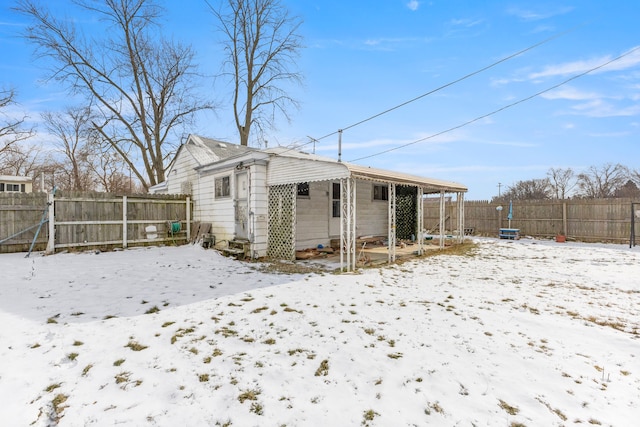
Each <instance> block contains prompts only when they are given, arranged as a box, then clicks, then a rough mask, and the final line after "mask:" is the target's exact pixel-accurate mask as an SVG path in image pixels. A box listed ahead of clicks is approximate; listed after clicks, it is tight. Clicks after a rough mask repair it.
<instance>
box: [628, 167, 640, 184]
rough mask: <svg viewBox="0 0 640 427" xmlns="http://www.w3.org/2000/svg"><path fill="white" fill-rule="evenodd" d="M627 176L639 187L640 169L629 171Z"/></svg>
mask: <svg viewBox="0 0 640 427" xmlns="http://www.w3.org/2000/svg"><path fill="white" fill-rule="evenodd" d="M629 176H630V178H631V180H632V181H633V182H634V184H636V185H637V186H638V187H640V169H633V170H630V171H629Z"/></svg>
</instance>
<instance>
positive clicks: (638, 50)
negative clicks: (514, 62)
mask: <svg viewBox="0 0 640 427" xmlns="http://www.w3.org/2000/svg"><path fill="white" fill-rule="evenodd" d="M625 54H626V56H624V57H623V58H621V59H618V60H616V61H614V62H611V63H610V64H607V65H605V66H603V67H602V68H600V69H598V70H594V71H593V73H601V72H607V71H621V70H627V69H629V68H632V67H636V66H638V65H640V46H635V47H633V48H632V49H629V50H628V51H627V52H625ZM613 59H614V57H613V56H611V55H606V56H600V57H595V58H591V59H587V60H581V61H572V62H565V63H562V64H553V65H547V66H546V67H544V69H543V70H542V71H538V72H535V73H531V74H529V78H531V79H534V80H535V79H540V78H544V77H553V76H567V75H575V74H580V73H584V72H586V71H589V70H591V69H594V68H596V67H599V66H602V64H605V63H607V62H609V61H611V60H613Z"/></svg>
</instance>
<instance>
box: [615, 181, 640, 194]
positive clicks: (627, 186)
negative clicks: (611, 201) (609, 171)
mask: <svg viewBox="0 0 640 427" xmlns="http://www.w3.org/2000/svg"><path fill="white" fill-rule="evenodd" d="M614 197H620V198H622V197H626V198H629V199H637V198H638V197H640V189H639V188H638V186H637V185H636V183H635V182H633V180H631V179H629V180H627V182H626V183H624V184H623V185H622V186H620V187H618V188H616V190H615V192H614Z"/></svg>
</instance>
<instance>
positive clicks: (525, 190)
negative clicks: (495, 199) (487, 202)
mask: <svg viewBox="0 0 640 427" xmlns="http://www.w3.org/2000/svg"><path fill="white" fill-rule="evenodd" d="M550 197H551V186H550V185H549V180H548V179H546V178H544V179H530V180H527V181H518V182H516V183H515V184H513V185H512V186H510V187H508V188H507V191H505V192H504V193H502V196H501V197H500V201H508V200H545V199H549V198H550Z"/></svg>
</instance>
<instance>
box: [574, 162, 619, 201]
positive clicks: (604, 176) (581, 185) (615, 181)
mask: <svg viewBox="0 0 640 427" xmlns="http://www.w3.org/2000/svg"><path fill="white" fill-rule="evenodd" d="M628 179H629V170H628V169H627V168H626V167H625V166H623V165H621V164H620V163H616V164H615V165H614V164H611V163H607V164H605V165H604V166H602V167H597V166H591V167H589V168H588V169H587V170H586V171H585V172H583V173H580V174H578V195H579V196H580V197H584V198H588V199H605V198H608V197H614V196H615V191H616V189H618V188H619V187H622V186H623V185H624V184H625V183H626V182H627V180H628Z"/></svg>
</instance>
